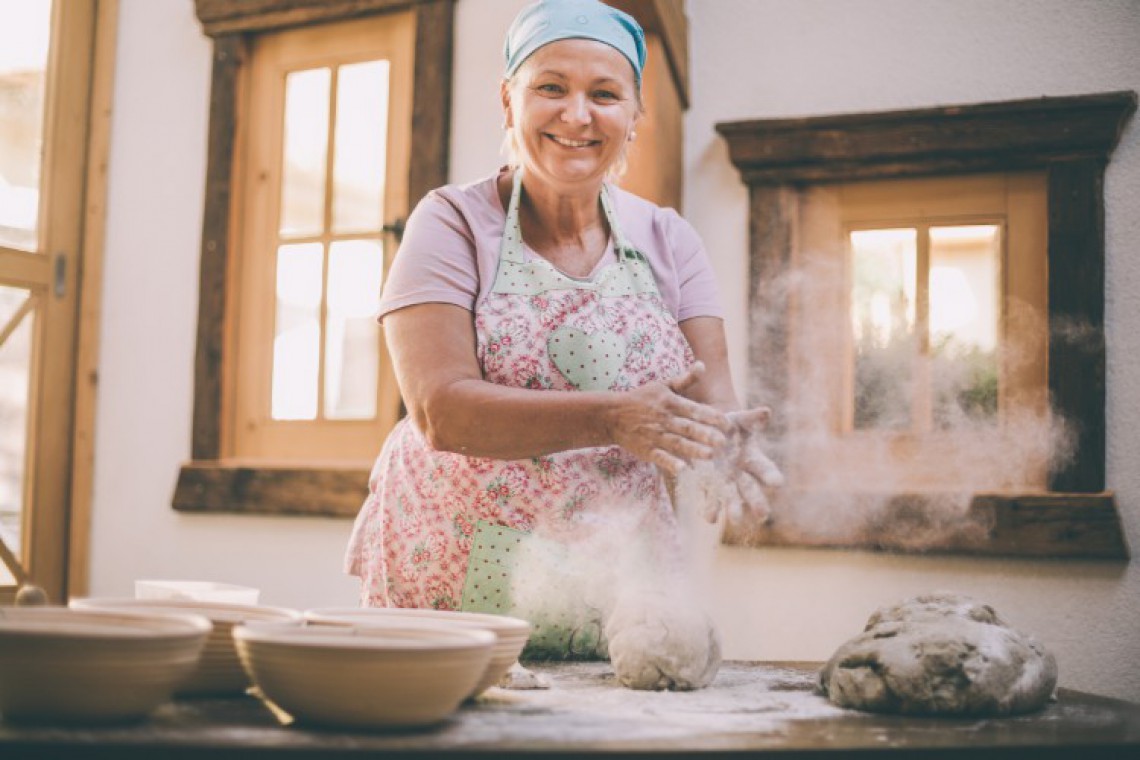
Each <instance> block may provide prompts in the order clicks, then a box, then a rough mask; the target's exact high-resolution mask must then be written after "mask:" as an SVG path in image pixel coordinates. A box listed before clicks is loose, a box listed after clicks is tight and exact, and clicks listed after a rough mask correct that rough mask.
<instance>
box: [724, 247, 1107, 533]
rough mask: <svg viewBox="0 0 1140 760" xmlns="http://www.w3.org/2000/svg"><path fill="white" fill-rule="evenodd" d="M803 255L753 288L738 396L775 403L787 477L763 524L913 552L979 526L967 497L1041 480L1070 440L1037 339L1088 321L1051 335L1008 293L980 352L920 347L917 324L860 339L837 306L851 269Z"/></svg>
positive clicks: (938, 342) (772, 432)
mask: <svg viewBox="0 0 1140 760" xmlns="http://www.w3.org/2000/svg"><path fill="white" fill-rule="evenodd" d="M807 260H808V261H809V262H810V263H807V264H799V265H797V266H795V267H793V268H792V270H791V271H789V272H788V273H786V274H784V275H782V276H780V277H778V278H768V279H766V280H764V281H762V282H761V283H760V284H759V285H758V287H757V288H756V293H757V294H758V295H759V298H758V299H757V303H756V304H755V305H754V308H753V312H752V319H751V336H752V341H753V345H752V347H751V351H750V357H751V367H750V377H749V387H748V388H747V389H746V393H745V395H746V396H747V398H748V400H749V404H750V405H769V406H771V407H772V408H773V422H772V425H771V427H770V429H769V431H768V445H769V452H768V453H769V455H770V456H772V458H773V459H775V460H776V461H777V462H778V463H779V465H780V466H781V469H782V470H783V471H784V473H785V475H786V476H787V481H788V482H787V485H786V487H785V488H783V489H782V490H781V491H780V492H778V493H777V494H775V497H774V507H775V510H774V515H773V518H772V519H773V522H772V523H771V527H773V528H775V527H778V528H779V529H780V530H781V531H782V532H783V533H784V534H785V535H789V536H795V537H799V538H802V539H806V540H807V541H809V542H810V541H819V542H822V543H835V544H844V543H852V544H866V543H875V542H876V541H881V542H882V543H883V544H884V545H890V546H896V547H901V548H908V549H922V548H924V547H925V546H927V545H933V544H937V543H939V542H943V541H945V539H946V537H947V536H949V535H953V534H954V533H955V531H962V530H964V531H967V532H968V531H970V530H977V529H983V528H984V527H985V526H978V525H976V524H973V523H971V522H970V519H969V518H970V514H969V513H970V504H971V501H972V495H973V494H975V493H979V492H995V491H996V492H1000V491H1019V492H1026V491H1041V490H1044V489H1045V488H1046V482H1047V478H1048V473H1049V472H1050V471H1051V470H1052V469H1054V468H1057V467H1059V466H1061V465H1063V464H1064V463H1065V462H1066V461H1067V460H1068V459H1069V458H1070V457H1071V455H1072V448H1073V430H1072V429H1071V426H1070V425H1069V424H1068V423H1067V422H1066V421H1065V420H1064V419H1061V418H1060V417H1059V416H1058V415H1057V414H1055V413H1054V412H1053V410H1052V409H1051V408H1050V404H1049V399H1048V396H1047V391H1046V376H1045V361H1046V352H1047V343H1048V340H1056V339H1064V340H1081V339H1082V338H1081V336H1082V335H1085V334H1086V333H1087V332H1088V331H1087V330H1082V329H1081V327H1080V326H1079V325H1066V326H1065V327H1064V328H1063V329H1064V335H1063V336H1060V335H1057V334H1056V328H1055V329H1054V330H1052V331H1051V330H1049V328H1048V326H1047V325H1046V323H1045V321H1044V319H1043V317H1042V316H1041V315H1040V314H1039V312H1038V311H1035V310H1034V309H1032V308H1030V307H1029V306H1027V305H1025V304H1024V303H1021V302H1018V301H1016V300H1012V299H1010V300H1008V301H1007V303H1006V304H1005V309H1004V317H1003V325H1002V327H1001V329H1000V330H999V333H998V334H999V339H998V341H997V343H996V347H995V348H993V349H992V350H990V351H987V352H983V351H979V350H977V349H976V347H973V348H971V349H970V350H965V349H963V348H961V347H960V346H955V345H954V343H953V341H952V340H950V339H948V338H947V337H946V336H945V335H936V336H932V337H931V339H930V343H929V347H928V348H926V350H925V351H924V350H923V349H922V347H921V346H920V343H919V341H920V338H917V337H915V334H916V333H917V331H915V333H911V334H910V335H909V336H908V335H906V334H905V331H903V337H902V338H899V337H898V335H899V332H896V333H894V334H893V335H892V337H891V339H890V340H889V341H884V340H879V341H878V342H875V341H872V340H868V339H867V332H868V331H867V330H866V329H864V331H863V332H864V335H863V338H862V339H863V340H864V341H865V342H864V343H862V344H857V342H858V341H859V340H860V338H857V337H856V336H857V335H858V333H859V330H858V329H857V328H856V327H855V326H854V325H853V320H852V318H851V316H850V312H849V311H848V310H847V309H846V307H845V306H844V305H843V304H836V303H835V294H837V293H843V292H844V289H845V288H850V280H849V279H847V278H849V277H850V275H849V274H847V273H845V272H844V271H843V267H842V266H840V265H838V264H837V263H827V261H828V260H827V257H824V256H815V257H808V259H807ZM830 261H831V262H835V261H836V258H835V257H832V258H831V259H830ZM896 316H897V313H896ZM785 327H786V328H787V331H786V333H785V332H784V328H785ZM1051 332H1052V333H1053V334H1050V333H1051ZM1093 332H1095V331H1093ZM785 335H786V336H787V337H785ZM900 378H903V379H902V380H900Z"/></svg>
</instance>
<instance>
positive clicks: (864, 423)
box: [850, 229, 918, 430]
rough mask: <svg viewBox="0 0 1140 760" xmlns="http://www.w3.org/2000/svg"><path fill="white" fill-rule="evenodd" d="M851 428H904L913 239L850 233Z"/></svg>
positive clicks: (909, 382) (913, 350)
mask: <svg viewBox="0 0 1140 760" xmlns="http://www.w3.org/2000/svg"><path fill="white" fill-rule="evenodd" d="M850 240H851V252H852V257H851V260H852V267H851V270H852V279H851V324H852V329H853V331H854V339H855V340H854V344H855V351H854V361H855V368H854V369H855V372H854V375H855V388H854V394H855V398H854V427H855V429H856V430H866V429H892V428H907V427H910V425H911V414H912V412H911V405H912V399H913V396H914V363H915V357H916V355H917V349H918V341H917V336H916V334H915V304H916V298H915V285H916V282H917V279H916V266H917V262H918V249H917V234H916V232H915V230H913V229H883V230H858V231H854V232H852V233H851V238H850Z"/></svg>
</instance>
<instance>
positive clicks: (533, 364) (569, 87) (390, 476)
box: [346, 0, 771, 638]
mask: <svg viewBox="0 0 1140 760" xmlns="http://www.w3.org/2000/svg"><path fill="white" fill-rule="evenodd" d="M505 52H506V58H507V66H506V76H505V79H504V81H503V83H502V86H501V98H502V106H503V113H504V127H505V129H506V130H507V133H508V138H509V142H510V145H511V147H512V152H513V153H514V157H513V158H514V161H513V166H512V167H507V168H504V169H503V170H501V171H500V172H499V173H498V174H497V175H496V176H494V177H491V178H488V179H486V180H483V181H481V182H476V183H473V184H470V185H465V186H448V187H444V188H441V189H439V190H437V191H435V192H433V193H431V194H430V195H428V196H427V197H426V198H425V199H424V200H423V201H422V202H421V203H420V204H419V205H418V206H417V208H416V209H415V211H414V212H413V214H412V215H411V218H410V219H409V221H408V226H407V230H406V232H405V234H404V238H403V241H402V244H401V248H400V251H399V253H398V255H397V256H396V259H395V262H394V264H393V267H392V271H391V274H390V276H389V279H388V281H387V283H386V285H385V290H384V294H383V297H382V299H381V319H382V320H383V324H384V329H385V333H386V336H387V342H388V346H389V350H390V352H391V356H392V361H393V362H394V365H395V368H396V374H397V378H398V381H399V384H400V390H401V392H402V394H403V398H404V401H405V403H406V405H407V409H408V417H407V418H406V419H404V420H403V421H401V422H400V423H399V424H398V425H397V426H396V428H395V429H393V431H392V433H391V434H390V436H389V438H388V440H387V442H386V443H385V446H384V449H383V451H382V452H381V454H380V457H379V458H378V460H377V462H376V466H375V468H374V469H373V474H372V478H371V483H370V495H369V498H368V500H367V501H366V502H365V505H364V507H363V509H362V510H361V513H360V515H359V517H358V518H357V522H356V525H355V529H354V531H353V537H352V540H351V543H350V547H349V551H348V555H347V558H346V566H347V570H348V572H350V573H352V574H355V575H358V576H360V578H361V579H362V600H363V603H364V604H365V605H372V606H397V607H436V608H445V609H459V608H462V609H477V610H479V609H481V610H490V611H498V612H507V611H512V612H514V613H515V614H520V615H522V616H524V617H531V618H532V619H533V617H534V615H532V614H531V611H528V610H526V609H519V608H518V605H517V604H513V603H512V599H511V595H512V592H511V591H510V587H511V584H512V583H513V582H514V581H515V579H514V578H510V577H508V575H509V564H510V563H509V561H508V560H509V558H510V556H511V555H510V551H511V550H512V548H515V547H517V546H518V543H517V541H518V540H520V539H521V537H522V536H524V535H527V534H530V533H533V532H538V533H543V534H545V535H546V536H548V537H554V538H556V539H559V538H561V539H567V540H569V538H570V537H581V536H583V535H584V536H586V537H587V538H588V537H589V536H590V535H591V532H592V531H593V532H594V533H596V532H597V530H598V528H597V526H599V525H611V526H612V525H614V524H617V523H613V522H609V523H607V522H606V520H605V519H604V518H605V516H606V515H615V516H616V515H619V514H620V515H625V516H629V515H633V516H634V522H633V523H631V522H629V521H626V522H623V523H621V524H622V525H624V526H627V528H628V526H631V525H633V526H636V527H634V528H633V530H635V531H636V532H637V533H639V534H640V535H642V536H651V537H652V541H653V542H655V543H657V542H662V543H664V544H665V545H668V544H669V541H670V535H671V532H672V530H673V521H672V512H671V508H670V505H669V500H668V495H667V493H666V489H665V486H664V483H663V478H662V474H661V470H664V471H665V472H668V473H673V474H676V473H677V472H678V471H680V470H681V469H683V468H684V467H686V466H687V465H688V464H689V463H691V462H694V461H697V460H715V461H716V462H717V465H718V467H720V468H721V469H722V470H723V473H724V476H725V477H726V478H731V479H733V480H735V481H737V482H738V483H739V488H740V490H739V494H740V498H741V499H742V500H743V502H744V503H746V504H748V505H752V506H757V507H759V506H760V505H762V504H763V492H762V489H761V487H760V485H761V482H763V481H764V479H765V478H768V479H771V478H770V477H769V474H770V472H771V471H770V470H766V469H764V468H765V467H767V466H770V463H767V460H763V459H762V457H761V458H760V459H757V456H758V454H757V452H758V450H757V448H756V447H755V446H754V445H751V438H750V433H751V430H752V429H753V428H756V427H758V426H760V425H762V423H763V420H764V418H765V414H766V412H765V411H764V410H756V411H753V412H737V413H735V414H728V412H731V411H733V410H736V409H737V408H738V404H737V401H736V397H735V393H734V391H733V388H732V383H731V379H730V375H729V369H728V364H727V360H726V348H725V336H724V329H723V323H722V320H721V316H722V315H721V310H720V307H719V305H718V299H717V293H716V288H715V284H714V281H713V274H712V272H711V270H710V268H709V265H708V262H707V258H706V255H705V252H704V249H703V247H702V245H701V242H700V240H699V239H698V237H697V235H696V233H695V232H694V231H693V230H692V228H691V227H690V226H689V225H688V224H687V223H686V222H684V221H683V220H682V219H681V218H680V217H679V216H678V215H677V214H676V213H675V212H673V211H672V210H669V209H662V208H659V207H657V206H654V205H653V204H651V203H649V202H647V201H644V200H641V199H639V198H637V197H635V196H633V195H630V194H629V193H626V192H623V191H621V190H619V189H617V188H616V187H614V186H613V185H611V184H609V183H608V182H607V178H608V177H610V176H611V175H612V174H613V173H614V172H615V171H616V170H617V168H618V167H620V166H621V165H622V163H623V161H624V156H625V151H626V148H627V146H628V145H629V143H630V142H631V141H632V140H633V139H634V136H635V126H636V124H637V121H638V119H639V118H640V117H641V112H642V108H641V99H640V87H641V71H642V68H643V66H644V63H645V42H644V36H643V34H642V30H641V28H640V27H639V26H638V25H637V22H636V21H634V20H633V18H631V17H630V16H628V15H626V14H624V13H622V12H620V11H617V10H615V9H613V8H610V7H608V6H606V5H603V4H602V3H599V2H596V1H595V0H549V1H545V2H538V3H535V4H533V5H531V6H529V7H527V8H526V9H524V10H523V11H522V12H521V13H520V14H519V16H518V17H517V18H516V19H515V21H514V23H513V24H512V26H511V29H510V31H509V33H508V36H507V42H506V50H505ZM742 443H743V444H745V445H741V444H742ZM757 462H761V463H763V466H759V465H757ZM555 543H557V541H556V542H555ZM473 550H474V551H473ZM517 554H518V550H517V549H516V555H515V556H517ZM491 568H493V569H494V570H495V572H493V573H492V572H490V571H489V569H491ZM500 569H502V570H504V572H503V573H500V572H498V571H499V570H500ZM516 569H517V568H516ZM484 570H488V572H486V573H484V572H483V571H484ZM492 575H493V576H494V577H493V578H492V577H491V576H492ZM516 597H517V594H516ZM515 601H517V598H516V600H515ZM555 638H557V637H555Z"/></svg>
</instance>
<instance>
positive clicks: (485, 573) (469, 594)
mask: <svg viewBox="0 0 1140 760" xmlns="http://www.w3.org/2000/svg"><path fill="white" fill-rule="evenodd" d="M521 188H522V183H521V172H520V171H517V170H516V172H515V176H514V185H513V189H512V192H511V200H510V204H509V206H508V209H507V215H506V223H505V228H504V234H503V239H502V242H501V245H500V250H499V264H498V271H497V274H496V278H495V282H494V285H493V287H492V288H491V290H490V291H489V292H488V293H487V295H486V296H485V297H484V298H483V299H482V300H481V301H480V303H478V304H477V305H476V308H475V328H476V338H477V344H476V352H477V357H478V360H479V362H480V365H481V366H482V370H483V374H484V377H485V379H486V380H487V381H488V382H493V383H498V384H500V385H507V386H513V387H519V388H529V389H535V390H543V391H550V392H566V391H579V390H609V391H627V390H630V389H633V388H636V387H638V386H641V385H643V384H645V383H648V382H651V381H653V380H667V379H669V378H671V377H674V376H676V375H678V374H680V373H682V372H683V371H684V370H685V369H686V368H687V367H688V366H690V365H691V364H692V362H693V360H694V359H693V354H692V351H691V349H690V347H689V345H688V343H687V341H686V340H685V338H684V335H683V334H682V333H681V330H680V328H679V327H678V326H677V322H676V319H675V318H674V317H673V315H672V314H671V313H670V311H669V310H668V308H667V306H666V304H665V303H664V301H663V300H662V298H661V296H660V294H659V292H658V290H657V286H656V283H655V281H654V278H653V272H652V271H651V269H650V266H649V263H648V261H647V259H646V258H645V256H644V255H642V254H641V253H640V252H639V251H637V250H636V249H635V248H633V247H632V246H630V245H629V243H628V242H627V241H626V239H625V237H624V236H623V235H622V232H621V228H620V226H619V224H618V220H617V218H616V216H615V214H614V212H613V208H612V204H611V201H610V198H609V191H608V189H607V188H606V187H603V189H602V193H601V203H602V208H603V211H604V213H605V214H606V217H607V220H608V222H609V225H610V231H611V240H612V243H613V251H612V254H611V252H609V251H607V256H611V255H612V259H611V261H610V262H609V263H608V264H603V266H602V268H601V269H600V271H597V272H596V273H595V275H594V276H592V277H590V278H575V277H570V276H568V275H566V274H564V273H562V272H561V271H559V270H558V269H557V268H556V267H554V266H553V265H552V264H551V263H550V262H548V261H547V260H546V259H543V258H542V257H540V256H537V255H532V256H530V257H528V255H527V252H526V248H525V246H524V244H523V240H522V234H521V230H520V227H519V200H520V197H521ZM615 535H617V536H618V537H619V540H621V541H623V542H627V543H628V544H629V545H630V546H640V547H642V548H645V547H647V546H648V547H654V546H657V547H660V548H662V549H663V550H664V547H667V546H675V544H674V541H675V525H674V522H673V514H672V509H671V507H670V502H669V498H668V494H667V492H666V488H665V484H664V481H663V478H662V476H661V474H660V473H659V472H658V470H657V468H656V467H655V466H654V465H652V464H649V463H646V462H643V461H641V460H639V459H636V458H635V457H633V456H632V455H631V454H629V453H628V452H626V451H625V450H623V449H622V448H621V447H619V446H603V447H596V448H585V449H575V450H571V451H564V452H559V453H556V454H551V455H548V456H541V457H536V458H533V459H525V460H513V461H505V460H496V459H487V458H480V457H468V456H464V455H461V454H454V453H449V452H441V451H436V450H435V449H433V448H432V447H431V446H430V445H429V444H428V442H427V441H426V439H425V438H424V436H423V435H422V434H421V433H420V431H419V430H418V429H417V428H416V427H415V425H414V424H413V423H412V422H411V420H410V419H409V418H405V419H403V420H401V421H400V422H399V423H398V424H397V425H396V427H395V428H393V430H392V432H391V434H390V435H389V437H388V439H387V441H386V442H385V445H384V448H383V450H382V451H381V453H380V456H379V457H378V458H377V460H376V464H375V466H374V467H373V471H372V476H371V478H370V483H369V496H368V499H367V500H366V501H365V504H364V507H363V508H362V509H361V512H360V514H359V515H358V517H357V520H356V524H355V526H354V529H353V535H352V539H351V541H350V544H349V550H348V555H347V557H346V569H347V570H348V572H350V573H352V574H354V575H358V576H360V577H361V580H362V591H361V594H362V603H363V604H364V605H365V606H393V607H433V608H438V609H464V610H471V611H480V612H495V613H501V614H510V615H514V616H517V617H522V618H525V619H528V620H530V621H531V622H532V623H534V624H535V626H536V627H535V631H534V633H533V634H532V636H531V642H530V644H529V645H528V650H527V654H528V655H529V656H530V657H594V656H604V655H605V646H604V641H603V640H602V636H601V609H602V608H603V607H604V602H603V601H599V598H600V597H599V594H598V593H597V592H598V588H597V587H598V586H599V585H600V586H601V587H603V588H604V589H612V588H613V584H614V583H620V579H613V578H607V579H604V580H603V577H604V572H603V571H604V570H605V569H606V568H613V567H617V566H618V564H619V563H616V562H615V558H614V556H612V555H613V543H612V541H613V540H614V538H615ZM591 536H595V537H598V536H604V537H606V539H607V541H608V542H610V543H606V542H601V543H599V542H598V541H593V540H592V539H591ZM599 547H604V548H599ZM652 551H654V550H653V549H650V552H652ZM621 553H622V554H626V553H627V552H625V551H624V550H622V551H621ZM595 554H596V555H597V556H594V555H595ZM601 596H604V593H603V594H602V595H601Z"/></svg>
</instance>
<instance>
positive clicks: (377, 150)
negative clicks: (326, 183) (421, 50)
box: [333, 61, 388, 232]
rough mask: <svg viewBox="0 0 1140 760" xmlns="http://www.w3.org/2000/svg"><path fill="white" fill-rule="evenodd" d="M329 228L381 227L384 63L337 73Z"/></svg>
mask: <svg viewBox="0 0 1140 760" xmlns="http://www.w3.org/2000/svg"><path fill="white" fill-rule="evenodd" d="M335 145H336V156H335V159H334V165H333V229H334V230H335V231H337V232H346V231H372V230H379V229H380V227H381V226H382V225H383V223H384V222H383V220H382V218H383V213H384V172H385V168H386V165H387V160H388V151H387V146H388V62H387V61H367V62H365V63H355V64H352V65H350V66H341V67H340V70H339V72H338V74H337V101H336V142H335Z"/></svg>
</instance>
